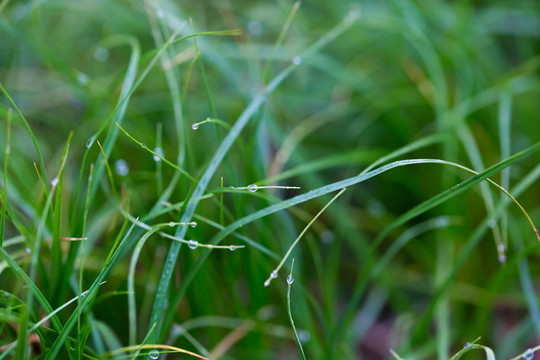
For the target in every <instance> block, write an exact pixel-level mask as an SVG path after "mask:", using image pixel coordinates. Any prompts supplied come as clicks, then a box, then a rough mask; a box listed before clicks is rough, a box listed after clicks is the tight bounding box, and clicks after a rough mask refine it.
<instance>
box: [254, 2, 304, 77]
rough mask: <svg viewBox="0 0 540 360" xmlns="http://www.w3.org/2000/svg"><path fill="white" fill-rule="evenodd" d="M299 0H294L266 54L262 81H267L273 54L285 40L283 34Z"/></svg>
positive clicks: (285, 32) (292, 18)
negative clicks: (266, 58)
mask: <svg viewBox="0 0 540 360" xmlns="http://www.w3.org/2000/svg"><path fill="white" fill-rule="evenodd" d="M300 4H301V2H300V1H296V2H295V3H294V5H293V7H292V9H291V12H290V13H289V16H288V17H287V20H285V23H284V24H283V28H282V29H281V31H280V33H279V35H278V38H277V39H276V43H275V44H274V46H273V47H272V51H271V52H270V55H269V56H268V60H266V65H265V66H264V70H263V83H265V84H266V83H268V77H269V74H270V65H272V61H273V60H274V56H276V52H277V51H278V49H279V48H280V46H281V44H283V40H285V36H286V35H287V32H288V31H289V27H290V26H291V24H292V22H293V20H294V16H295V15H296V12H297V11H298V9H299V8H300Z"/></svg>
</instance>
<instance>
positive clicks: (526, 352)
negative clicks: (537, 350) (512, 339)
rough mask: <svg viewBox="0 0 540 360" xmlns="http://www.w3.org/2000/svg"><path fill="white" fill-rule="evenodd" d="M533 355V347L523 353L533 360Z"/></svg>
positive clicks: (525, 357) (526, 359) (529, 359)
mask: <svg viewBox="0 0 540 360" xmlns="http://www.w3.org/2000/svg"><path fill="white" fill-rule="evenodd" d="M533 357H534V351H532V350H531V349H527V351H525V353H524V354H523V358H524V359H525V360H532V358H533Z"/></svg>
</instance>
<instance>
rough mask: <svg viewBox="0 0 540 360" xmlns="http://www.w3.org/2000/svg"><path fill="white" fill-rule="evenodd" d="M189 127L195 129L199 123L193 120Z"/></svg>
mask: <svg viewBox="0 0 540 360" xmlns="http://www.w3.org/2000/svg"><path fill="white" fill-rule="evenodd" d="M191 128H192V129H193V130H197V129H198V128H199V123H196V122H194V123H193V124H191Z"/></svg>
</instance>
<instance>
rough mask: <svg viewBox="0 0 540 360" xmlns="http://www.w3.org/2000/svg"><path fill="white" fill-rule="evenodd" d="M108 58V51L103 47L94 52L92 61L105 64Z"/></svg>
mask: <svg viewBox="0 0 540 360" xmlns="http://www.w3.org/2000/svg"><path fill="white" fill-rule="evenodd" d="M108 58H109V50H107V49H105V48H103V47H98V48H97V49H96V50H95V51H94V59H96V61H99V62H105V61H107V59H108Z"/></svg>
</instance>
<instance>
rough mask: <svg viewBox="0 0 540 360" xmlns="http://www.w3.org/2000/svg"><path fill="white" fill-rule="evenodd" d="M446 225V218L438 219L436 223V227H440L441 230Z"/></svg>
mask: <svg viewBox="0 0 540 360" xmlns="http://www.w3.org/2000/svg"><path fill="white" fill-rule="evenodd" d="M448 223H449V221H448V218H446V217H440V218H438V219H437V221H436V225H437V226H438V227H441V228H444V227H447V226H448Z"/></svg>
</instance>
